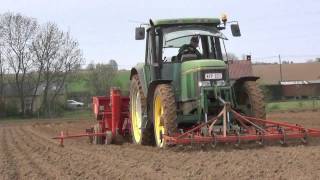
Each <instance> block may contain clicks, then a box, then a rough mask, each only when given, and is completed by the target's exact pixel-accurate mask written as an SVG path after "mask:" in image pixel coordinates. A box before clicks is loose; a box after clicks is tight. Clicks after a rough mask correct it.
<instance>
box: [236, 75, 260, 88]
mask: <svg viewBox="0 0 320 180" xmlns="http://www.w3.org/2000/svg"><path fill="white" fill-rule="evenodd" d="M258 79H260V77H258V76H244V77H241V78H239V79H236V80H235V81H234V83H233V87H239V86H241V85H242V84H243V83H244V82H246V81H257V80H258Z"/></svg>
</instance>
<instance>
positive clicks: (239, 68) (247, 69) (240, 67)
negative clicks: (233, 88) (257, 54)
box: [229, 60, 253, 79]
mask: <svg viewBox="0 0 320 180" xmlns="http://www.w3.org/2000/svg"><path fill="white" fill-rule="evenodd" d="M252 75H253V73H252V65H251V61H247V60H236V61H233V60H230V61H229V76H230V79H238V78H240V77H244V76H252Z"/></svg>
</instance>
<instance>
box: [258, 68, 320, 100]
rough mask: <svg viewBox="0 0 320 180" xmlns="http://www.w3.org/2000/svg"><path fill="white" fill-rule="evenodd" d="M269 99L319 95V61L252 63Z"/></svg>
mask: <svg viewBox="0 0 320 180" xmlns="http://www.w3.org/2000/svg"><path fill="white" fill-rule="evenodd" d="M252 70H253V74H254V75H255V76H259V77H260V79H259V83H260V84H261V85H263V86H265V87H266V88H267V89H268V91H269V93H270V96H271V99H289V98H310V97H320V63H295V64H281V66H280V65H279V64H253V66H252Z"/></svg>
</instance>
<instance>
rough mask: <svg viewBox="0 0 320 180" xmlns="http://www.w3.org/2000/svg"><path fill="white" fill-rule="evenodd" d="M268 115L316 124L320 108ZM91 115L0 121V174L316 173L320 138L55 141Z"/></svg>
mask: <svg viewBox="0 0 320 180" xmlns="http://www.w3.org/2000/svg"><path fill="white" fill-rule="evenodd" d="M268 117H269V118H272V119H278V120H282V121H288V122H292V123H299V124H302V125H305V126H307V127H316V128H320V112H319V111H318V112H311V111H310V112H295V113H273V114H269V115H268ZM90 124H92V121H83V120H82V121H62V120H53V121H49V120H43V121H31V122H15V123H13V122H1V123H0V179H8V180H13V179H41V180H43V179H77V180H78V179H320V140H317V139H312V140H311V141H310V143H309V144H308V145H307V146H305V145H301V144H300V143H292V144H290V145H289V146H287V147H283V146H281V145H280V144H270V145H269V146H264V147H260V146H258V145H257V146H256V145H252V144H249V145H248V144H247V145H243V146H241V147H240V148H235V147H233V146H232V145H225V144H221V145H219V146H218V147H216V148H215V149H213V148H208V147H188V146H187V147H174V148H171V149H165V150H162V149H158V148H155V147H150V146H137V145H132V144H129V143H125V144H123V145H108V146H107V145H90V144H88V142H87V139H86V138H84V139H83V138H82V139H76V140H66V142H65V147H63V148H62V147H59V146H58V142H57V141H56V140H52V139H51V137H53V136H55V135H57V134H58V133H59V131H60V130H64V131H68V132H69V133H70V134H71V133H76V132H83V129H85V128H86V127H88V126H89V125H90Z"/></svg>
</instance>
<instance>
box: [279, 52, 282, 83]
mask: <svg viewBox="0 0 320 180" xmlns="http://www.w3.org/2000/svg"><path fill="white" fill-rule="evenodd" d="M279 64H280V82H282V62H281V56H280V54H279Z"/></svg>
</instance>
